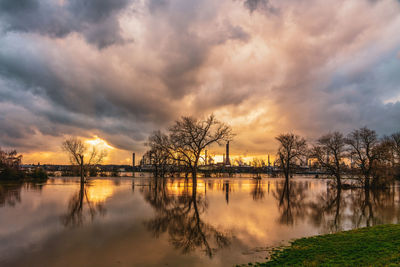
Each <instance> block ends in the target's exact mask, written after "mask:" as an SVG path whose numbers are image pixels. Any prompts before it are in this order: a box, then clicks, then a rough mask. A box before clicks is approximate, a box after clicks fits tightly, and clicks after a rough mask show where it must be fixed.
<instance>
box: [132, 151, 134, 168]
mask: <svg viewBox="0 0 400 267" xmlns="http://www.w3.org/2000/svg"><path fill="white" fill-rule="evenodd" d="M132 167H133V168H135V153H132Z"/></svg>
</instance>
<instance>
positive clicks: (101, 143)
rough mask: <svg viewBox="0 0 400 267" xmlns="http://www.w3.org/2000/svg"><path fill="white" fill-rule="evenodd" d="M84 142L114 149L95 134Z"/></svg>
mask: <svg viewBox="0 0 400 267" xmlns="http://www.w3.org/2000/svg"><path fill="white" fill-rule="evenodd" d="M85 143H87V144H89V145H91V146H96V147H99V148H102V149H114V147H112V146H110V145H109V144H108V143H107V142H106V141H105V140H104V139H101V138H100V137H98V136H97V135H95V136H94V137H93V139H89V140H86V141H85Z"/></svg>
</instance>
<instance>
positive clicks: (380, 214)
mask: <svg viewBox="0 0 400 267" xmlns="http://www.w3.org/2000/svg"><path fill="white" fill-rule="evenodd" d="M395 189H396V188H395V187H391V188H388V189H385V190H372V191H371V190H364V189H363V188H358V189H352V190H337V189H336V188H333V187H328V190H327V192H326V193H322V194H320V195H319V196H317V197H316V198H315V199H313V200H311V201H310V202H309V203H308V207H309V208H310V219H311V220H312V222H313V224H314V225H315V226H318V227H319V226H321V225H322V226H323V227H326V229H327V230H328V231H330V232H335V231H341V230H344V229H345V228H349V227H350V228H359V227H365V226H373V225H377V224H383V223H391V222H398V221H399V219H400V210H399V208H398V203H397V202H396V201H395V194H396V192H395Z"/></svg>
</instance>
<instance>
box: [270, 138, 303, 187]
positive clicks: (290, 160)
mask: <svg viewBox="0 0 400 267" xmlns="http://www.w3.org/2000/svg"><path fill="white" fill-rule="evenodd" d="M276 140H278V141H279V143H280V146H279V149H278V155H277V157H278V161H279V165H280V167H281V168H282V170H283V173H284V175H285V179H286V182H288V181H289V177H290V174H291V172H292V169H293V167H294V165H295V163H296V162H295V161H296V160H300V159H301V157H302V156H304V155H306V154H307V142H306V140H305V139H304V138H303V137H300V136H298V135H295V134H292V133H288V134H281V135H279V136H277V137H276Z"/></svg>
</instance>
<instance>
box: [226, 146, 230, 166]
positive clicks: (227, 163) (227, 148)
mask: <svg viewBox="0 0 400 267" xmlns="http://www.w3.org/2000/svg"><path fill="white" fill-rule="evenodd" d="M225 165H231V161H230V159H229V141H228V143H226V161H225Z"/></svg>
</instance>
